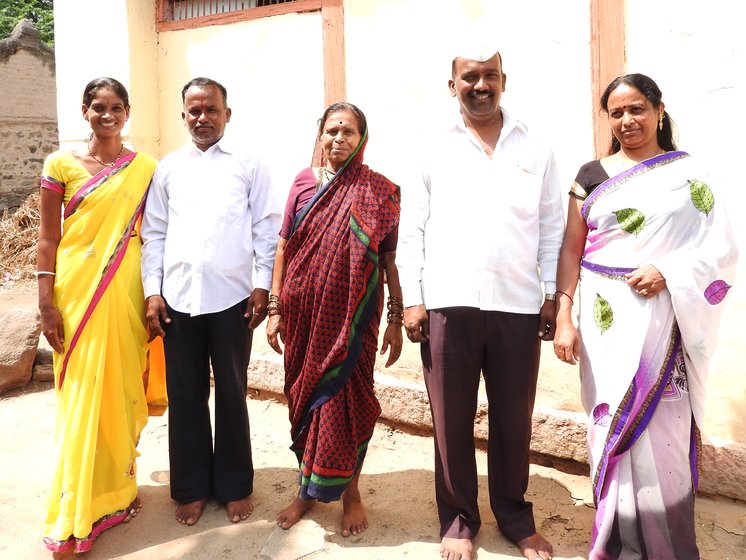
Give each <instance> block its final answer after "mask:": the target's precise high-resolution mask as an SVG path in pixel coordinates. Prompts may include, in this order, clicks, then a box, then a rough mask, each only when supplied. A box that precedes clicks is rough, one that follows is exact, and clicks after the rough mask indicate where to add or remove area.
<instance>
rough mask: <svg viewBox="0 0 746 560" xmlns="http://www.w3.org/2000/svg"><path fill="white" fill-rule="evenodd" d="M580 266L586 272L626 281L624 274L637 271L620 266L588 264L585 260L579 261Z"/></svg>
mask: <svg viewBox="0 0 746 560" xmlns="http://www.w3.org/2000/svg"><path fill="white" fill-rule="evenodd" d="M580 266H582V267H583V268H585V269H587V270H590V271H591V272H595V273H596V274H601V275H603V276H613V277H615V278H619V279H621V280H625V279H626V278H625V276H624V275H625V274H629V273H630V272H634V271H635V270H637V269H635V268H627V267H622V266H604V265H602V264H596V263H592V262H588V261H587V260H585V259H583V260H581V261H580Z"/></svg>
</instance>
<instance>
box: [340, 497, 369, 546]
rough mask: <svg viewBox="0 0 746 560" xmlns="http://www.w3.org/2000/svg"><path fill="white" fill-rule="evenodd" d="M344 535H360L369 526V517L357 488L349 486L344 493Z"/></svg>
mask: <svg viewBox="0 0 746 560" xmlns="http://www.w3.org/2000/svg"><path fill="white" fill-rule="evenodd" d="M342 508H343V511H344V513H343V514H342V536H343V537H349V536H350V535H359V534H360V533H362V532H363V531H365V530H366V529H367V528H368V518H367V517H366V516H365V508H364V507H363V502H362V500H361V499H360V492H359V491H358V489H357V488H353V487H348V488H347V490H345V492H344V494H343V495H342Z"/></svg>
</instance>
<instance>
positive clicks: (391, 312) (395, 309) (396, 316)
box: [386, 296, 404, 324]
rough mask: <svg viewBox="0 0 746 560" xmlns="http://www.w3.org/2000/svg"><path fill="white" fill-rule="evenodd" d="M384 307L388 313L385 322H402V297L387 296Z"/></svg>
mask: <svg viewBox="0 0 746 560" xmlns="http://www.w3.org/2000/svg"><path fill="white" fill-rule="evenodd" d="M386 309H388V313H387V314H386V322H387V323H388V324H391V323H399V324H402V322H403V321H402V320H403V319H404V302H403V301H402V298H400V297H396V296H389V300H388V302H387V303H386Z"/></svg>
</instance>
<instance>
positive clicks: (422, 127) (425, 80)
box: [345, 0, 593, 189]
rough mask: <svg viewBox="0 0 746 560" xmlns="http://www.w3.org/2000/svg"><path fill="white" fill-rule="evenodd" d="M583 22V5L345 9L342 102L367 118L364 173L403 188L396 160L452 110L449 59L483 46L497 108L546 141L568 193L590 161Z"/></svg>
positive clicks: (421, 2) (574, 1) (379, 4)
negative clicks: (368, 170) (494, 73)
mask: <svg viewBox="0 0 746 560" xmlns="http://www.w3.org/2000/svg"><path fill="white" fill-rule="evenodd" d="M589 14H590V9H589V6H588V2H587V1H586V0H567V1H563V2H556V1H553V0H535V1H531V2H509V1H505V0H481V1H480V0H476V1H471V0H470V1H466V0H440V1H439V2H437V3H434V2H432V1H430V0H406V1H402V0H399V1H397V0H388V1H386V0H383V1H376V2H372V1H370V0H347V1H346V2H345V31H346V34H345V41H346V54H347V68H348V78H347V89H348V98H349V100H350V101H351V102H353V103H356V104H359V105H360V107H361V108H362V109H363V111H365V113H366V115H367V116H368V120H369V127H370V132H371V140H370V144H369V147H368V151H367V156H368V157H367V161H368V163H369V164H370V165H371V166H372V167H374V168H376V169H379V170H380V171H382V172H384V173H389V174H390V175H392V177H391V178H392V179H394V180H397V175H399V176H401V177H402V178H403V179H404V180H406V178H407V173H406V171H401V170H400V169H399V167H400V163H399V162H400V160H401V159H402V157H404V158H406V157H407V153H412V152H413V150H416V148H417V147H418V144H421V143H422V142H423V141H424V137H423V133H425V131H426V130H427V129H428V128H429V127H430V125H431V124H432V123H433V122H434V121H437V120H442V119H444V118H447V117H448V116H450V115H452V113H453V112H454V111H457V110H458V104H457V101H456V100H455V99H453V98H451V97H450V93H449V91H448V80H449V79H450V77H451V61H452V59H453V57H454V56H455V55H456V54H457V53H458V52H459V49H462V48H463V46H464V45H468V44H471V43H473V42H474V38H475V37H483V38H484V41H485V42H491V43H494V44H495V45H497V46H498V48H499V50H500V51H501V54H502V56H503V69H504V71H505V73H506V74H507V84H506V91H505V94H504V95H503V101H502V104H503V105H504V106H505V108H506V109H507V110H509V111H510V112H511V113H512V114H513V115H514V116H517V117H518V118H520V120H522V121H523V122H525V123H526V124H527V125H529V127H530V129H532V130H535V131H538V132H539V133H541V135H542V136H544V137H545V138H546V139H547V140H548V141H549V143H550V144H551V145H552V147H553V149H554V151H555V155H556V156H557V159H558V163H559V167H560V173H561V176H562V180H563V181H564V182H565V183H567V185H568V187H569V185H570V183H571V182H572V180H573V179H574V177H575V172H576V170H577V168H578V167H579V166H580V165H581V164H582V163H585V162H586V161H587V160H589V159H591V158H592V156H593V136H592V112H591V99H590V79H591V71H590V54H589V49H588V45H589V41H590V24H589V17H590V16H589ZM395 166H396V168H394V167H395ZM402 188H403V189H404V188H406V185H405V184H403V185H402Z"/></svg>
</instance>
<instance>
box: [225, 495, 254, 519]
mask: <svg viewBox="0 0 746 560" xmlns="http://www.w3.org/2000/svg"><path fill="white" fill-rule="evenodd" d="M225 509H226V511H227V512H228V519H230V520H231V523H238V522H239V521H244V520H246V519H248V518H249V515H251V512H252V511H254V504H252V503H251V496H246V497H245V498H244V499H243V500H235V501H233V502H226V504H225Z"/></svg>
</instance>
